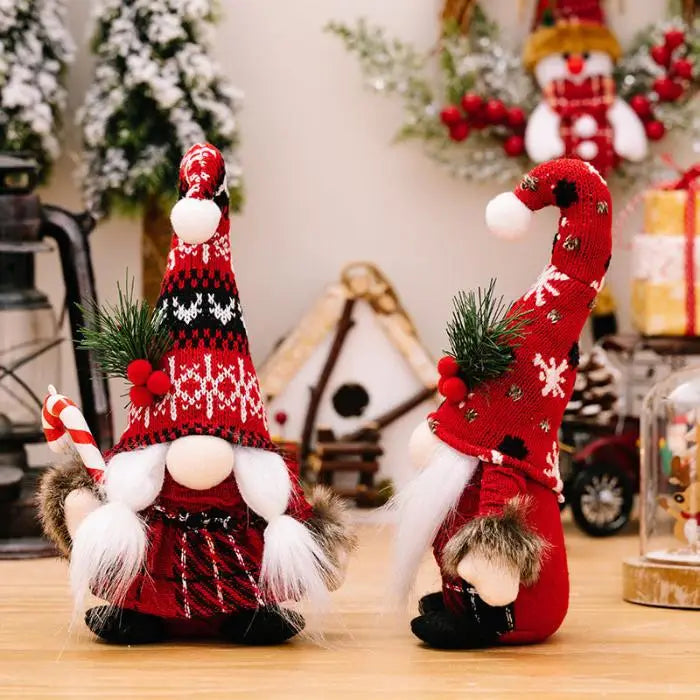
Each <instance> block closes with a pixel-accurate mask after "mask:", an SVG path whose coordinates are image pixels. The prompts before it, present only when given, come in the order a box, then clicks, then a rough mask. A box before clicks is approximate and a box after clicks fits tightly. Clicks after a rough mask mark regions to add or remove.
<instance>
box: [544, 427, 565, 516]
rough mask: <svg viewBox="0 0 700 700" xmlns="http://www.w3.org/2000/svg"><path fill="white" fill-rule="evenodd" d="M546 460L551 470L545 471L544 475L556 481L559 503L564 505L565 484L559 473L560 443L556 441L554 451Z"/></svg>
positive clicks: (553, 445)
mask: <svg viewBox="0 0 700 700" xmlns="http://www.w3.org/2000/svg"><path fill="white" fill-rule="evenodd" d="M545 459H546V461H547V466H548V467H549V469H545V470H544V475H545V476H548V477H549V478H550V479H554V480H555V481H556V486H555V487H554V491H555V493H556V494H557V495H558V500H559V502H560V503H563V502H564V497H563V496H562V491H563V490H564V482H563V481H562V480H561V473H560V471H559V443H558V442H557V441H556V440H555V441H554V442H553V443H552V450H551V452H549V453H548V454H547V457H546V458H545Z"/></svg>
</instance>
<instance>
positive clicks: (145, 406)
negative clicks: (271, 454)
mask: <svg viewBox="0 0 700 700" xmlns="http://www.w3.org/2000/svg"><path fill="white" fill-rule="evenodd" d="M179 194H180V199H179V201H178V202H177V203H176V204H175V206H174V207H173V210H172V212H171V217H170V218H171V223H172V226H173V236H172V243H171V247H170V253H169V255H168V259H167V263H166V270H165V274H164V277H163V282H162V285H161V291H160V297H159V299H158V302H157V304H156V309H157V313H158V314H159V315H160V319H161V322H162V323H163V324H165V325H166V326H167V328H168V329H169V332H170V338H171V341H172V345H171V347H170V349H169V350H168V351H167V352H166V353H165V354H164V355H163V356H162V359H161V360H160V362H159V367H157V368H153V369H156V370H161V371H162V372H163V373H164V374H165V376H166V377H167V379H168V380H169V382H168V383H169V390H168V391H167V393H165V394H164V395H161V396H157V395H156V396H153V397H152V400H150V401H149V400H145V401H142V402H138V403H140V404H142V405H137V404H136V403H135V402H134V401H133V400H132V404H131V407H130V410H129V421H128V425H127V428H126V430H125V431H124V433H123V434H122V436H121V438H120V440H119V442H118V443H117V445H116V446H115V447H114V449H113V450H112V452H111V454H115V453H117V452H122V451H127V450H133V449H137V448H140V447H145V446H146V445H152V444H155V443H162V442H169V441H171V440H174V439H176V438H178V437H183V436H186V435H213V436H217V437H221V438H224V439H226V440H228V441H230V442H232V443H234V444H239V445H243V446H247V447H261V448H266V449H273V444H272V442H271V440H270V436H269V433H268V427H267V422H266V421H267V419H266V415H265V407H264V403H263V397H262V394H261V392H260V386H259V384H258V377H257V374H256V371H255V367H254V366H253V362H252V360H251V357H250V350H249V346H248V336H247V333H246V327H245V323H244V320H243V313H242V309H241V302H240V299H239V296H238V287H237V285H236V278H235V275H234V272H233V267H232V264H231V243H230V237H229V229H230V222H229V198H228V189H227V185H226V166H225V163H224V159H223V157H222V155H221V153H220V152H219V150H218V149H217V148H215V147H214V146H212V145H210V144H197V145H195V146H193V147H192V148H190V149H189V150H188V151H187V153H186V154H185V155H184V157H183V159H182V162H181V164H180V176H179Z"/></svg>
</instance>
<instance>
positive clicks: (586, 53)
mask: <svg viewBox="0 0 700 700" xmlns="http://www.w3.org/2000/svg"><path fill="white" fill-rule="evenodd" d="M590 57H591V54H589V53H588V51H585V52H584V54H583V60H584V61H587V60H588V59H589V58H590Z"/></svg>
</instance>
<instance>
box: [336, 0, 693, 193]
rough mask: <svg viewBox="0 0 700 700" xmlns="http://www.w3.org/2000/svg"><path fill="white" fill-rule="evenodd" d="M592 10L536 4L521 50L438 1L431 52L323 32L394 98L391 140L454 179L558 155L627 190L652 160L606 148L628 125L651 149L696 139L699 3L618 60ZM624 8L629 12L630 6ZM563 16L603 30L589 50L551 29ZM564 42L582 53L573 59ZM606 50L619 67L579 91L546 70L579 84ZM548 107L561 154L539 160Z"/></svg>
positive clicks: (500, 177)
mask: <svg viewBox="0 0 700 700" xmlns="http://www.w3.org/2000/svg"><path fill="white" fill-rule="evenodd" d="M597 6H598V3H595V2H593V3H592V2H579V1H577V0H539V1H538V2H535V3H534V7H535V12H534V22H533V23H532V25H531V26H532V34H531V36H530V37H529V38H528V39H527V40H526V42H525V50H524V52H521V51H520V50H518V49H513V48H510V47H508V46H506V45H505V44H504V43H502V41H501V39H500V37H499V27H498V25H497V23H496V22H494V21H492V20H490V19H489V18H488V16H487V15H486V10H487V9H488V8H487V5H486V4H485V3H481V4H480V3H477V2H474V1H471V2H470V1H468V0H446V2H445V3H444V6H443V10H442V14H441V19H442V22H443V25H442V26H443V31H442V33H441V35H440V37H439V40H438V42H437V44H436V45H435V46H434V48H432V49H431V50H429V51H422V50H419V49H417V48H415V47H414V46H413V45H412V44H410V43H408V42H404V41H402V40H400V39H392V38H389V37H388V36H387V35H386V32H385V30H384V29H383V28H382V27H379V26H373V25H371V24H369V23H368V22H366V21H365V20H364V19H360V20H358V21H357V22H356V23H355V24H354V25H348V24H345V23H341V22H331V23H330V24H329V25H328V27H327V28H328V30H329V31H330V32H332V33H334V34H335V35H337V36H338V37H339V38H340V39H341V40H342V41H343V43H344V45H345V47H346V48H347V50H348V51H350V52H351V53H353V54H355V55H356V56H357V58H358V59H359V63H360V68H361V71H362V74H363V79H364V82H365V85H366V86H367V87H368V88H370V89H371V90H374V91H375V92H378V93H380V94H384V95H391V96H395V97H396V98H398V100H400V102H401V104H402V124H401V126H400V127H399V129H398V131H397V133H396V136H395V141H398V142H402V141H418V142H420V143H421V145H422V146H423V148H424V150H425V152H426V154H427V155H428V156H429V157H430V158H431V159H433V160H435V161H437V162H438V163H439V164H441V165H443V166H444V167H446V168H447V169H448V170H449V172H450V173H451V174H453V175H455V176H457V177H460V178H464V179H467V180H476V181H482V180H497V181H501V182H504V181H510V180H513V179H515V178H516V177H518V176H519V175H520V173H522V172H523V170H527V169H528V167H530V165H529V164H528V160H527V159H528V157H530V158H532V159H533V160H536V161H538V162H539V161H542V160H548V159H549V158H551V157H555V156H557V155H567V156H580V157H581V158H584V159H585V160H589V161H591V162H592V163H593V164H594V165H595V166H596V167H597V168H598V169H599V170H600V171H601V173H602V174H603V175H604V176H606V177H607V174H608V171H611V172H614V173H615V174H616V175H618V176H619V177H620V179H621V181H623V182H625V183H627V184H629V185H632V184H636V183H638V182H639V181H640V180H642V179H649V178H651V177H652V176H653V171H654V169H653V167H650V166H652V165H653V164H654V162H653V160H651V158H650V156H648V155H646V156H645V155H644V154H645V152H646V147H645V146H644V143H643V142H641V143H639V144H635V145H634V146H633V147H632V146H629V145H625V144H623V143H622V139H616V138H615V133H616V132H618V131H619V132H627V133H629V132H630V129H629V128H628V125H629V124H630V122H639V129H640V135H641V136H640V138H641V139H645V138H646V139H647V140H648V141H652V142H654V141H659V140H661V139H662V138H663V137H664V136H665V134H666V132H667V131H669V130H673V129H678V130H683V131H684V132H686V133H691V132H692V138H693V139H694V140H695V141H700V109H699V108H698V99H697V96H698V90H697V86H698V58H699V57H700V35H699V33H698V23H697V21H696V20H695V7H696V5H695V4H694V3H688V2H684V3H683V4H682V7H681V6H679V4H678V3H670V5H669V18H668V19H667V20H663V21H661V22H659V23H657V24H655V25H652V26H649V27H647V28H646V29H644V30H643V31H641V32H640V33H639V35H638V36H637V37H636V39H635V40H634V41H633V42H632V44H631V46H630V47H629V48H628V49H627V50H626V51H625V52H624V53H623V54H622V56H621V57H619V60H617V59H618V56H617V52H618V50H619V47H618V44H617V39H616V37H615V35H614V34H613V33H612V32H610V31H609V30H608V29H607V27H606V26H605V19H604V15H603V14H600V12H601V11H600V10H599V9H598V7H597ZM624 7H625V11H627V12H633V11H634V7H633V6H632V5H630V6H629V7H626V6H624ZM517 11H518V12H519V13H520V17H521V18H522V21H523V22H524V23H528V22H530V19H531V18H530V16H528V15H529V13H530V11H531V3H525V2H520V3H518V10H517ZM579 15H580V16H579ZM572 16H573V17H576V18H578V19H581V20H585V21H587V22H590V23H596V22H600V25H599V27H598V29H599V32H598V34H597V35H596V37H595V38H594V39H593V40H591V39H589V41H591V43H590V46H588V45H583V44H582V45H580V46H579V43H577V42H578V39H569V38H567V37H568V35H567V31H568V30H566V29H565V28H563V29H562V28H560V25H559V24H558V23H559V21H560V20H561V19H562V18H568V17H572ZM601 18H602V21H601ZM554 32H560V35H559V36H557V37H555V38H554V39H552V37H551V36H550V37H549V38H548V39H547V40H548V41H549V44H547V46H550V45H551V47H552V48H551V50H550V49H548V50H545V49H546V47H545V46H544V44H543V35H544V34H547V33H550V34H551V33H554ZM567 42H569V43H571V46H576V47H577V48H576V51H578V52H579V53H578V54H575V55H573V58H571V56H572V55H571V54H570V53H569V51H572V50H573V49H571V48H569V43H567ZM572 42H573V43H572ZM603 45H604V46H605V47H608V49H609V53H610V58H611V59H612V61H613V62H616V65H615V68H614V71H612V70H609V69H608V68H607V67H603V68H601V72H600V73H599V74H598V73H595V71H594V73H595V74H594V73H591V75H592V76H593V77H592V78H591V79H586V80H585V81H584V82H583V83H581V84H580V85H578V83H575V81H574V83H572V82H570V77H571V76H570V75H569V74H568V73H567V71H566V69H565V67H564V65H562V66H561V67H557V66H555V65H553V64H552V63H551V61H550V58H551V57H553V56H555V55H556V56H559V55H560V54H561V56H562V57H563V60H564V61H570V60H573V59H576V58H580V60H579V61H578V63H577V65H576V66H574V67H571V64H570V67H569V72H570V73H571V75H574V73H575V74H579V73H580V74H581V75H588V73H587V72H586V71H589V68H588V63H587V62H588V60H589V53H588V52H591V54H595V52H608V49H605V51H604V49H603ZM543 47H544V48H543ZM596 60H597V59H596V57H595V55H594V56H593V58H592V61H596ZM545 64H547V65H545ZM592 66H593V63H591V69H590V70H593V68H592ZM596 66H597V64H596ZM596 70H597V68H596ZM558 71H561V73H559V72H558ZM582 71H583V72H582ZM546 75H551V79H550V78H545V77H544V76H546ZM601 78H602V81H601ZM599 82H600V85H599V84H598V83H599ZM538 83H539V86H538ZM608 83H609V86H608ZM596 91H599V93H598V92H596ZM589 93H590V94H589ZM616 96H617V97H619V98H621V101H620V107H619V108H617V107H616V110H615V112H616V113H617V114H618V115H619V113H620V112H624V114H623V115H622V117H623V118H620V121H619V123H615V122H614V121H613V116H612V114H613V110H608V109H607V108H606V110H605V111H606V114H603V115H600V114H597V113H596V111H595V110H596V106H595V105H596V104H597V105H598V106H600V102H599V101H598V102H596V99H597V98H598V97H600V98H603V99H606V100H610V104H614V103H615V97H616ZM586 101H588V102H589V103H590V105H589V106H586ZM545 104H547V105H549V106H550V107H551V109H553V110H555V111H556V112H557V114H558V115H559V117H560V118H561V120H562V121H561V138H562V139H563V146H564V147H565V151H563V152H552V153H545V152H542V153H539V151H541V150H542V147H543V146H542V144H544V148H545V150H546V149H547V147H548V145H547V144H548V141H549V142H550V143H551V140H552V138H555V137H556V135H555V134H554V133H552V134H551V135H550V136H549V139H548V138H547V133H548V129H551V128H552V124H551V120H549V119H547V115H544V118H541V117H542V116H543V115H542V114H541V111H542V110H541V107H542V106H543V105H545ZM626 105H629V107H627V106H626ZM582 117H583V118H582ZM618 118H619V117H616V119H618ZM594 119H595V121H593V120H594ZM596 122H597V124H596ZM606 124H607V125H612V127H613V130H612V131H613V133H612V136H611V137H608V136H605V134H604V131H605V129H603V127H604V126H605V125H606ZM631 126H632V127H635V124H631ZM635 128H636V127H635ZM535 132H539V133H538V135H535ZM645 133H646V137H645V136H644V134H645ZM606 138H611V140H612V143H611V144H607V143H606V142H605V139H606ZM538 141H539V144H538ZM550 147H551V146H550ZM540 156H541V157H540ZM650 161H651V162H650Z"/></svg>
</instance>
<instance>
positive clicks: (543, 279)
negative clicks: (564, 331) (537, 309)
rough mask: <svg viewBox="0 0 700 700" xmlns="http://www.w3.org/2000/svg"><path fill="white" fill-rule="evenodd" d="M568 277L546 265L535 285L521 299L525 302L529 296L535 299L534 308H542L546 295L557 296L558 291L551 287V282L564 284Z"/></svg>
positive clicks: (553, 267) (552, 266)
mask: <svg viewBox="0 0 700 700" xmlns="http://www.w3.org/2000/svg"><path fill="white" fill-rule="evenodd" d="M568 279H569V275H567V274H565V273H564V272H560V271H559V270H557V268H556V267H555V266H554V265H547V267H545V268H544V270H542V272H541V274H540V276H539V277H538V278H537V281H536V282H535V284H533V285H532V287H531V288H530V290H529V291H528V292H527V294H526V295H525V296H524V297H523V299H524V300H525V301H527V300H528V299H529V298H530V297H531V296H533V295H534V297H535V306H544V305H545V302H546V300H547V295H548V294H549V295H551V296H552V297H558V296H559V290H558V289H557V288H556V287H554V286H553V285H552V283H553V282H566V281H567V280H568Z"/></svg>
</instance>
